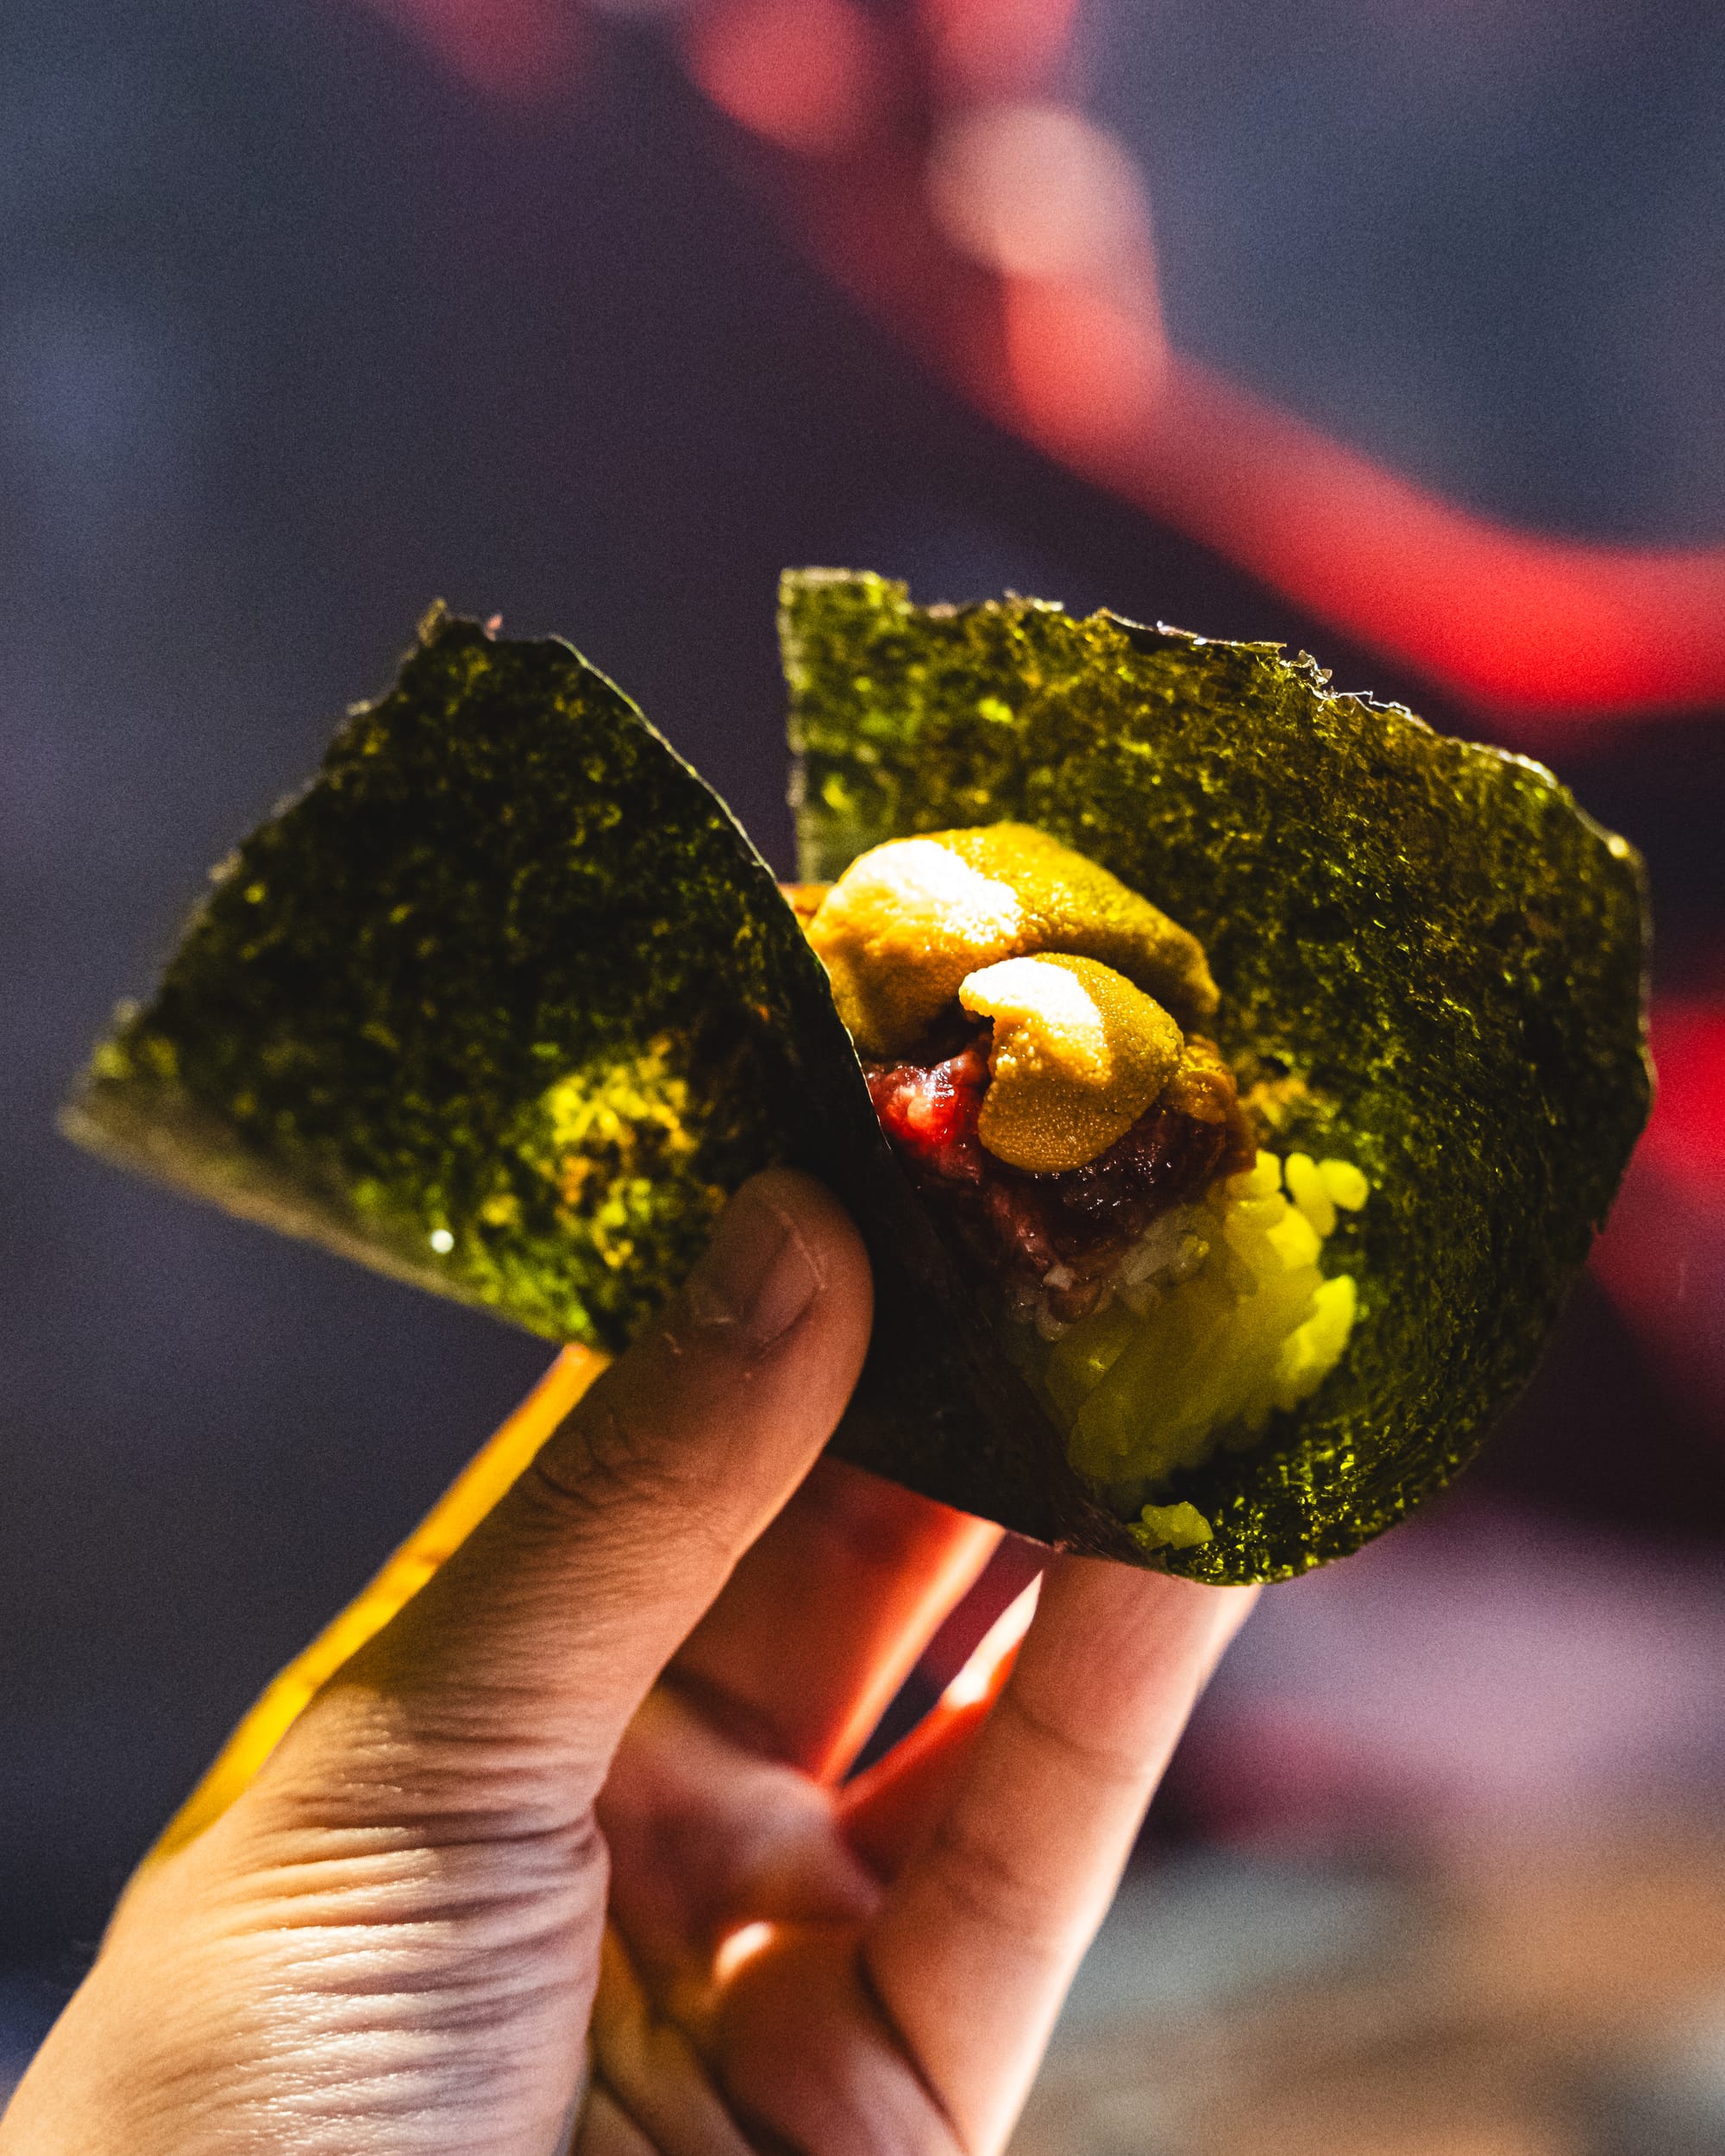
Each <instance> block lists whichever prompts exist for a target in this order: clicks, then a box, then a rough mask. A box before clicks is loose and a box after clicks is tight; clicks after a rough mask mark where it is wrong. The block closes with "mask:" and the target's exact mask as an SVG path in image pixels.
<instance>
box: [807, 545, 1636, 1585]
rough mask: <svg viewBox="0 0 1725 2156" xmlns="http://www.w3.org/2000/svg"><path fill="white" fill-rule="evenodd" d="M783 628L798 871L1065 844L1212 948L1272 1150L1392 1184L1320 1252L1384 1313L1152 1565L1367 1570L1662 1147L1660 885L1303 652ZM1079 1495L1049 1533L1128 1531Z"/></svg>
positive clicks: (919, 630)
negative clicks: (1295, 656)
mask: <svg viewBox="0 0 1725 2156" xmlns="http://www.w3.org/2000/svg"><path fill="white" fill-rule="evenodd" d="M782 600H783V611H782V617H781V629H782V636H783V641H784V645H785V653H786V664H787V674H788V675H789V679H790V682H791V688H792V699H793V702H792V712H793V745H794V747H795V748H796V749H797V751H798V755H799V767H798V774H797V789H796V801H797V807H798V817H799V833H800V849H801V856H802V859H801V874H803V875H804V876H805V877H806V878H807V879H808V880H809V881H826V880H828V879H830V878H831V877H833V876H835V875H837V874H838V873H839V871H840V870H841V869H843V868H844V866H845V864H846V863H847V862H850V860H851V859H852V858H854V856H856V854H858V853H860V852H862V851H863V850H865V849H867V848H869V847H870V846H873V845H875V844H878V843H880V842H881V841H882V840H884V839H888V838H894V837H903V836H906V835H907V834H910V833H913V832H917V831H928V830H944V829H950V828H954V827H961V826H965V825H972V824H988V823H992V822H995V821H999V820H1001V819H1005V818H1012V819H1016V820H1020V821H1023V822H1026V823H1030V824H1037V825H1038V826H1039V827H1040V828H1042V829H1043V830H1048V831H1051V832H1052V833H1053V834H1054V835H1055V836H1056V837H1058V838H1061V839H1063V840H1064V841H1065V842H1066V843H1068V844H1069V845H1070V846H1073V847H1075V848H1076V849H1077V850H1078V851H1079V852H1081V853H1082V854H1084V855H1086V856H1088V857H1089V858H1091V859H1092V860H1095V861H1097V862H1101V864H1102V865H1103V866H1104V867H1106V868H1110V869H1112V870H1113V873H1114V874H1116V875H1117V876H1119V877H1120V878H1121V880H1122V881H1125V882H1126V883H1127V884H1129V885H1131V886H1132V887H1133V888H1134V889H1135V890H1138V891H1141V892H1143V893H1144V894H1145V896H1146V897H1147V898H1149V899H1152V900H1153V901H1154V902H1155V903H1156V904H1157V905H1159V906H1163V907H1164V908H1165V909H1166V910H1167V911H1168V912H1170V913H1171V914H1172V915H1173V916H1174V918H1176V920H1178V921H1179V922H1180V923H1181V924H1182V926H1184V927H1187V928H1189V929H1190V930H1192V931H1194V932H1195V934H1196V935H1197V936H1198V937H1200V939H1201V941H1202V942H1203V943H1204V945H1205V947H1206V949H1207V950H1208V955H1209V959H1210V963H1211V968H1212V970H1213V971H1214V975H1215V976H1216V979H1217V981H1218V982H1219V984H1220V987H1221V990H1222V996H1223V1002H1222V1008H1221V1012H1220V1016H1219V1018H1218V1019H1217V1020H1216V1022H1215V1026H1214V1031H1216V1033H1217V1035H1218V1036H1219V1037H1220V1043H1221V1045H1222V1047H1223V1049H1224V1051H1225V1052H1226V1054H1227V1055H1228V1056H1229V1057H1230V1059H1231V1061H1232V1062H1233V1064H1234V1066H1235V1069H1236V1070H1237V1072H1238V1074H1239V1076H1240V1078H1241V1080H1242V1084H1243V1089H1249V1088H1250V1087H1251V1086H1252V1085H1253V1084H1254V1083H1257V1082H1260V1081H1261V1082H1262V1083H1263V1085H1264V1093H1263V1094H1261V1095H1260V1098H1262V1099H1264V1100H1266V1102H1267V1103H1268V1104H1270V1108H1271V1112H1272V1114H1273V1115H1274V1116H1275V1118H1276V1119H1277V1121H1276V1126H1275V1138H1274V1142H1275V1144H1276V1145H1277V1148H1278V1150H1283V1151H1285V1150H1289V1149H1290V1148H1292V1147H1296V1146H1297V1147H1301V1148H1304V1149H1305V1150H1310V1151H1312V1152H1313V1153H1314V1154H1315V1155H1317V1156H1320V1157H1322V1156H1325V1155H1337V1156H1342V1157H1345V1158H1346V1159H1349V1160H1352V1161H1354V1162H1356V1163H1358V1165H1359V1166H1360V1167H1361V1168H1363V1169H1364V1170H1365V1171H1366V1174H1367V1175H1368V1176H1369V1178H1370V1180H1371V1199H1370V1200H1369V1202H1368V1204H1367V1205H1366V1206H1365V1208H1364V1212H1363V1213H1358V1214H1357V1215H1353V1216H1346V1215H1345V1216H1344V1217H1343V1219H1342V1221H1341V1224H1340V1225H1339V1228H1338V1232H1336V1234H1335V1235H1334V1236H1333V1238H1331V1239H1330V1240H1329V1242H1328V1243H1327V1244H1326V1246H1325V1248H1326V1269H1327V1270H1328V1271H1330V1272H1341V1271H1350V1272H1352V1273H1353V1274H1354V1275H1355V1277H1356V1280H1357V1282H1358V1288H1359V1294H1360V1303H1359V1317H1358V1323H1357V1324H1356V1326H1355V1329H1354V1332H1353V1336H1352V1340H1351V1342H1350V1344H1349V1347H1348V1351H1347V1353H1346V1356H1345V1357H1344V1359H1343V1361H1342V1363H1341V1364H1340V1365H1339V1367H1338V1369H1336V1370H1335V1371H1334V1372H1333V1374H1332V1375H1331V1376H1330V1377H1329V1378H1328V1379H1327V1381H1326V1382H1325V1383H1324V1385H1323V1386H1322V1387H1321V1388H1320V1390H1319V1391H1318V1393H1317V1394H1316V1395H1314V1397H1313V1399H1312V1400H1310V1401H1308V1402H1307V1403H1306V1405H1305V1406H1304V1407H1301V1408H1300V1409H1298V1410H1296V1411H1295V1413H1292V1414H1286V1415H1278V1416H1277V1417H1276V1418H1274V1419H1273V1420H1272V1423H1271V1426H1270V1432H1269V1434H1268V1435H1267V1437H1266V1438H1265V1439H1264V1442H1263V1444H1262V1445H1260V1446H1258V1448H1256V1449H1254V1450H1252V1451H1246V1452H1240V1453H1226V1452H1225V1453H1221V1454H1219V1455H1218V1456H1217V1457H1215V1458H1214V1459H1213V1460H1211V1461H1210V1462H1209V1463H1207V1464H1206V1465H1205V1466H1204V1467H1202V1468H1200V1469H1197V1470H1193V1471H1191V1472H1189V1473H1187V1474H1184V1475H1182V1476H1178V1477H1176V1480H1175V1482H1174V1484H1173V1486H1172V1487H1171V1489H1170V1491H1169V1493H1168V1500H1167V1501H1177V1500H1180V1499H1186V1500H1189V1501H1190V1502H1191V1503H1193V1504H1194V1505H1195V1506H1196V1507H1198V1508H1199V1510H1200V1511H1201V1512H1202V1513H1203V1514H1205V1515H1206V1517H1207V1518H1208V1520H1210V1522H1211V1524H1212V1526H1213V1529H1214V1539H1213V1540H1212V1541H1211V1542H1209V1543H1208V1544H1205V1545H1201V1546H1200V1547H1198V1548H1196V1549H1192V1550H1187V1551H1160V1552H1157V1562H1159V1563H1161V1564H1164V1565H1165V1566H1166V1568H1167V1569H1168V1570H1171V1571H1178V1572H1182V1573H1184V1574H1187V1575H1189V1576H1192V1577H1195V1578H1200V1579H1206V1580H1211V1581H1216V1582H1239V1581H1245V1580H1251V1579H1270V1578H1277V1577H1281V1576H1286V1575H1288V1574H1290V1573H1293V1572H1296V1571H1300V1570H1304V1569H1306V1568H1307V1567H1308V1566H1310V1565H1312V1564H1319V1563H1321V1562H1322V1561H1323V1560H1325V1559H1326V1558H1329V1557H1339V1556H1341V1555H1343V1554H1345V1553H1346V1552H1347V1551H1352V1550H1354V1549H1357V1548H1358V1546H1359V1545H1361V1544H1362V1543H1364V1542H1365V1541H1367V1540H1368V1539H1370V1538H1371V1537H1372V1536H1374V1535H1376V1534H1378V1533H1380V1532H1383V1529H1384V1528H1386V1527H1388V1526H1392V1525H1393V1524H1394V1523H1395V1522H1396V1520H1399V1519H1401V1518H1402V1516H1403V1514H1406V1513H1407V1512H1408V1510H1409V1509H1410V1508H1411V1507H1413V1506H1414V1505H1415V1504H1416V1503H1418V1502H1419V1501H1420V1500H1421V1498H1423V1497H1425V1496H1427V1495H1430V1494H1431V1493H1432V1492H1433V1491H1434V1490H1436V1489H1440V1488H1441V1487H1442V1486H1443V1484H1444V1483H1446V1482H1447V1481H1448V1480H1449V1479H1450V1478H1451V1476H1453V1475H1454V1474H1455V1473H1457V1472H1458V1470H1459V1469H1461V1468H1462V1467H1463V1466H1464V1465H1465V1463H1466V1462H1467V1461H1468V1460H1469V1459H1470V1458H1471V1457H1472V1455H1473V1453H1474V1452H1475V1451H1476V1450H1477V1447H1478V1445H1479V1444H1480V1442H1481V1440H1482V1438H1484V1435H1485V1433H1486V1432H1487V1430H1488V1428H1489V1427H1490V1424H1491V1422H1492V1420H1494V1418H1495V1417H1496V1415H1497V1414H1498V1413H1500V1412H1501V1410H1502V1408H1503V1407H1505V1406H1506V1405H1507V1403H1508V1402H1509V1401H1510V1399H1512V1398H1513V1397H1514V1395H1515V1394H1516V1392H1517V1391H1519V1389H1520V1388H1521V1386H1522V1385H1523V1384H1524V1383H1525V1382H1526V1381H1527V1378H1528V1376H1530V1375H1531V1374H1532V1371H1533V1369H1534V1365H1535V1363H1536V1362H1537V1360H1538V1357H1539V1355H1540V1349H1541V1346H1542V1344H1543V1342H1544V1340H1545V1338H1546V1334H1547V1332H1548V1331H1549V1329H1550V1326H1551V1325H1552V1322H1553V1319H1554V1318H1555V1316H1556V1314H1557V1312H1558V1309H1559V1305H1560V1303H1561V1301H1562V1300H1563V1297H1564V1295H1565V1292H1566V1290H1567V1288H1568V1287H1569V1285H1570V1283H1571V1280H1572V1278H1573V1276H1574V1275H1575V1273H1576V1271H1577V1270H1578V1268H1579V1266H1580V1265H1581V1263H1582V1262H1583V1259H1584V1257H1585V1256H1586V1252H1587V1249H1588V1245H1589V1243H1590V1239H1591V1237H1592V1235H1593V1232H1594V1231H1595V1230H1596V1228H1597V1227H1598V1226H1599V1225H1601V1224H1602V1223H1603V1219H1604V1218H1605V1213H1606V1210H1607V1208H1608V1206H1609V1203H1610V1201H1611V1198H1612V1195H1613V1194H1614V1192H1615V1189H1616V1187H1617V1184H1618V1181H1619V1180H1620V1178H1621V1176H1622V1171H1623V1169H1624V1166H1625V1164H1626V1163H1627V1161H1628V1156H1629V1153H1630V1150H1631V1148H1632V1147H1633V1145H1634V1141H1635V1138H1636V1137H1637V1135H1638V1133H1639V1132H1640V1129H1641V1126H1642V1125H1643V1123H1644V1121H1645V1120H1646V1117H1647V1107H1648V1102H1649V1097H1650V1077H1651V1071H1650V1067H1649V1065H1648V1062H1647V1051H1646V1032H1645V989H1644V978H1643V975H1644V944H1645V930H1646V900H1645V889H1644V881H1643V875H1642V870H1641V865H1640V860H1639V857H1638V856H1636V854H1635V853H1634V849H1632V848H1631V847H1630V846H1629V845H1628V843H1626V842H1625V841H1624V840H1622V839H1621V838H1618V837H1612V836H1610V835H1609V834H1608V833H1606V832H1605V831H1603V830H1601V829H1600V828H1599V827H1598V825H1596V824H1595V823H1594V822H1593V821H1592V820H1591V819H1590V818H1589V817H1587V816H1586V815H1585V814H1584V812H1582V811H1581V810H1580V809H1579V808H1578V806H1577V805H1576V803H1575V801H1574V799H1572V797H1571V795H1570V793H1568V792H1567V791H1566V790H1565V788H1564V787H1560V786H1559V784H1558V783H1557V781H1556V780H1554V779H1553V776H1552V774H1550V773H1549V772H1547V771H1546V770H1545V769H1544V768H1542V767H1540V765H1538V764H1535V763H1532V762H1530V761H1527V760H1526V759H1525V758H1522V757H1519V756H1513V755H1506V754H1503V753H1502V752H1500V751H1497V750H1495V749H1484V748H1477V747H1474V746H1471V745H1469V744H1466V743H1461V742H1458V741H1452V740H1450V739H1448V738H1446V737H1445V736H1441V735H1439V734H1435V733H1433V731H1432V730H1430V729H1429V728H1427V726H1425V725H1424V724H1422V723H1421V721H1420V720H1418V719H1416V718H1413V717H1412V716H1411V715H1410V714H1409V713H1408V712H1407V711H1403V710H1402V709H1400V708H1399V707H1396V706H1393V705H1392V706H1388V707H1386V706H1381V705H1375V704H1373V703H1371V702H1369V701H1367V700H1365V699H1360V698H1358V697H1352V696H1341V695H1333V694H1331V693H1327V688H1326V683H1327V675H1325V674H1322V673H1321V672H1320V670H1319V669H1318V668H1317V667H1316V666H1315V665H1314V662H1313V661H1311V660H1309V659H1308V658H1306V657H1305V656H1304V655H1302V657H1301V658H1300V659H1299V660H1298V661H1289V660H1287V659H1285V658H1283V656H1282V655H1281V652H1280V649H1279V647H1277V646H1275V645H1268V644H1234V643H1220V642H1211V641H1207V640H1205V639H1203V638H1201V637H1195V636H1187V635H1185V634H1183V633H1182V632H1180V631H1177V630H1169V629H1166V628H1158V629H1154V630H1151V629H1144V628H1140V627H1138V626H1136V625H1135V624H1131V623H1127V622H1125V621H1121V620H1118V619H1116V618H1114V617H1111V616H1108V615H1106V614H1099V615H1096V616H1095V617H1092V618H1090V619H1088V620H1084V621H1081V620H1076V619H1074V618H1073V617H1070V616H1069V615H1067V614H1065V613H1064V612H1063V611H1061V610H1060V609H1058V608H1057V607H1053V606H1050V605H1044V604H1042V603H1040V602H1038V601H1035V600H1024V599H1015V598H1009V599H1007V601H1006V602H1004V603H1002V604H994V603H990V604H988V605H978V606H971V607H964V608H957V609H955V608H950V607H935V608H929V609H921V608H917V607H913V606H912V605H910V604H909V602H908V599H907V598H906V590H905V587H904V586H902V585H900V584H896V583H893V582H890V581H888V580H886V579H883V578H880V577H875V576H867V575H852V574H849V573H839V572H819V571H817V572H811V573H804V574H798V575H791V576H788V577H787V579H786V580H785V584H784V589H783V595H782ZM960 1289H961V1293H963V1294H969V1293H970V1292H971V1291H970V1290H969V1287H968V1285H967V1284H966V1282H964V1281H963V1279H962V1278H961V1281H960ZM895 1471H896V1470H895ZM1062 1496H1063V1502H1064V1503H1065V1504H1066V1505H1067V1507H1069V1509H1068V1510H1067V1511H1065V1512H1063V1516H1062V1517H1061V1518H1060V1519H1059V1520H1057V1521H1056V1522H1055V1523H1052V1524H1053V1526H1054V1530H1055V1531H1054V1532H1053V1533H1052V1534H1051V1536H1050V1539H1056V1540H1058V1539H1063V1538H1068V1537H1069V1538H1071V1539H1076V1540H1078V1541H1080V1542H1084V1541H1088V1542H1091V1543H1092V1544H1094V1543H1095V1542H1097V1541H1099V1540H1101V1539H1105V1538H1106V1530H1104V1529H1101V1527H1100V1526H1099V1525H1098V1523H1097V1522H1096V1520H1095V1517H1094V1513H1093V1512H1092V1511H1090V1510H1089V1508H1088V1507H1087V1505H1086V1501H1085V1500H1084V1498H1083V1494H1082V1491H1080V1490H1077V1489H1073V1490H1071V1491H1068V1492H1064V1493H1063V1494H1062ZM985 1509H986V1508H985ZM1044 1532H1045V1530H1044Z"/></svg>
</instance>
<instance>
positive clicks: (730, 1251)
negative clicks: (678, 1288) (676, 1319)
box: [684, 1189, 821, 1349]
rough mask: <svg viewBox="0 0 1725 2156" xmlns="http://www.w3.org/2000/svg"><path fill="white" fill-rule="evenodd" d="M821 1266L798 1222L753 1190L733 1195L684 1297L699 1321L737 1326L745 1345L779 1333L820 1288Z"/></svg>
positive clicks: (768, 1342)
mask: <svg viewBox="0 0 1725 2156" xmlns="http://www.w3.org/2000/svg"><path fill="white" fill-rule="evenodd" d="M820 1286H821V1276H820V1272H819V1268H818V1267H817V1265H816V1264H815V1262H814V1259H813V1257H812V1256H811V1255H810V1252H809V1250H808V1247H807V1245H806V1244H805V1243H804V1241H803V1239H802V1238H801V1236H800V1235H799V1234H798V1233H797V1231H796V1228H795V1226H794V1225H793V1223H792V1222H791V1221H790V1220H789V1219H787V1217H786V1216H785V1215H784V1214H783V1213H781V1212H780V1211H779V1209H778V1207H777V1206H775V1205H774V1204H773V1202H772V1201H771V1200H770V1199H768V1197H766V1196H765V1195H764V1194H762V1193H761V1192H760V1191H757V1190H754V1189H745V1190H743V1191H742V1192H740V1193H739V1194H738V1195H737V1197H735V1198H733V1199H732V1200H731V1203H730V1204H729V1205H728V1206H726V1207H725V1209H724V1213H722V1214H721V1215H720V1217H719V1223H718V1227H717V1229H715V1231H714V1232H713V1238H712V1242H711V1243H710V1244H708V1245H707V1249H706V1256H705V1257H703V1258H702V1259H701V1261H700V1263H699V1265H697V1266H696V1268H695V1269H694V1271H693V1273H692V1274H691V1275H689V1282H688V1286H687V1288H686V1289H685V1291H684V1294H685V1298H686V1300H687V1304H688V1307H689V1309H690V1310H691V1311H692V1312H693V1315H694V1318H695V1320H696V1322H697V1323H698V1324H699V1325H701V1326H713V1327H716V1328H722V1329H724V1330H726V1331H728V1330H730V1328H731V1327H732V1326H735V1327H736V1329H737V1332H738V1333H739V1334H740V1336H741V1338H742V1340H743V1344H746V1345H748V1346H750V1347H751V1348H756V1349H759V1348H768V1347H771V1346H772V1344H773V1343H774V1342H775V1340H779V1339H782V1338H783V1337H784V1335H785V1334H786V1333H787V1332H789V1331H790V1329H791V1327H792V1326H793V1325H794V1324H795V1323H796V1321H797V1319H799V1318H800V1317H801V1315H802V1314H803V1313H804V1311H805V1310H806V1309H807V1308H808V1307H809V1305H810V1304H811V1303H812V1301H813V1300H814V1299H815V1296H816V1295H817V1294H818V1293H819V1290H820Z"/></svg>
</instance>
